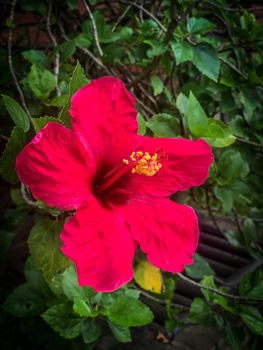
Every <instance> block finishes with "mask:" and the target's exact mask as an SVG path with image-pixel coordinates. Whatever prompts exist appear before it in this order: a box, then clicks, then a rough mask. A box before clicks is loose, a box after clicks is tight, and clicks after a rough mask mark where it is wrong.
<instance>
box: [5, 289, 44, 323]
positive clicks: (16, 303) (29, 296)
mask: <svg viewBox="0 0 263 350" xmlns="http://www.w3.org/2000/svg"><path fill="white" fill-rule="evenodd" d="M3 308H4V310H5V311H7V312H9V313H11V314H12V315H14V316H16V317H32V316H37V315H40V314H41V312H43V311H44V310H45V309H46V303H45V300H44V298H43V296H42V295H39V294H38V293H37V292H36V291H34V290H33V289H32V287H30V285H29V284H28V283H24V284H21V285H20V286H18V287H17V288H15V289H14V290H13V291H12V292H11V294H9V296H8V298H7V299H6V301H5V303H4V305H3Z"/></svg>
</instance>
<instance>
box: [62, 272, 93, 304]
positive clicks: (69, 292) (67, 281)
mask: <svg viewBox="0 0 263 350" xmlns="http://www.w3.org/2000/svg"><path fill="white" fill-rule="evenodd" d="M62 286H63V291H64V293H65V295H66V296H67V298H68V299H69V300H72V301H74V299H75V298H80V299H84V300H86V299H89V298H91V297H93V296H94V292H93V289H92V288H91V287H80V285H79V283H78V276H77V274H76V270H75V267H74V265H71V266H70V267H68V268H67V269H66V270H65V271H64V273H63V280H62Z"/></svg>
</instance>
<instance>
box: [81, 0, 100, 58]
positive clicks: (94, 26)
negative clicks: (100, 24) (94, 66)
mask: <svg viewBox="0 0 263 350" xmlns="http://www.w3.org/2000/svg"><path fill="white" fill-rule="evenodd" d="M82 3H83V5H84V6H85V8H86V10H87V11H88V14H89V17H90V20H91V24H92V27H93V32H94V40H95V44H96V46H97V49H98V51H99V55H100V56H101V57H102V56H103V51H102V48H101V46H100V42H99V37H98V31H97V26H96V22H95V20H94V17H93V14H92V11H91V9H90V7H89V5H88V4H87V2H86V1H85V0H82Z"/></svg>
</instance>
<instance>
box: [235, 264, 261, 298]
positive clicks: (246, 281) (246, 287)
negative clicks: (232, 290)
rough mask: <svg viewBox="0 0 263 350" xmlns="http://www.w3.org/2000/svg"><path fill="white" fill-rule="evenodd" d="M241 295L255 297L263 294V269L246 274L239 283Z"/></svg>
mask: <svg viewBox="0 0 263 350" xmlns="http://www.w3.org/2000/svg"><path fill="white" fill-rule="evenodd" d="M239 293H240V295H246V296H250V297H255V298H262V296H263V272H262V271H261V270H258V271H255V272H253V273H248V274H246V275H245V276H244V277H243V278H242V280H241V281H240V285H239Z"/></svg>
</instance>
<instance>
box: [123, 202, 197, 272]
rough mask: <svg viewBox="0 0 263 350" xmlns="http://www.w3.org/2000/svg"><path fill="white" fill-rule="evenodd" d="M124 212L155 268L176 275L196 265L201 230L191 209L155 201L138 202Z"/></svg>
mask: <svg viewBox="0 0 263 350" xmlns="http://www.w3.org/2000/svg"><path fill="white" fill-rule="evenodd" d="M120 210H122V213H123V215H124V217H126V219H127V221H128V222H129V224H130V226H131V232H132V235H133V236H134V238H135V239H136V240H137V241H138V243H139V245H140V247H141V249H142V251H143V252H145V253H146V254H147V257H148V259H149V261H150V262H151V263H152V264H153V265H154V266H156V267H158V268H161V269H163V270H165V271H169V272H173V273H176V272H181V271H182V270H183V269H184V266H185V265H188V264H191V263H192V256H193V255H194V253H195V250H196V247H197V244H198V236H199V229H198V221H197V217H196V214H195V212H194V210H193V209H192V208H191V207H189V206H186V205H182V204H177V203H175V202H172V201H170V200H169V199H155V200H151V202H149V201H148V200H145V201H143V200H134V201H132V202H130V203H129V205H128V206H126V207H123V208H122V209H120Z"/></svg>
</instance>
